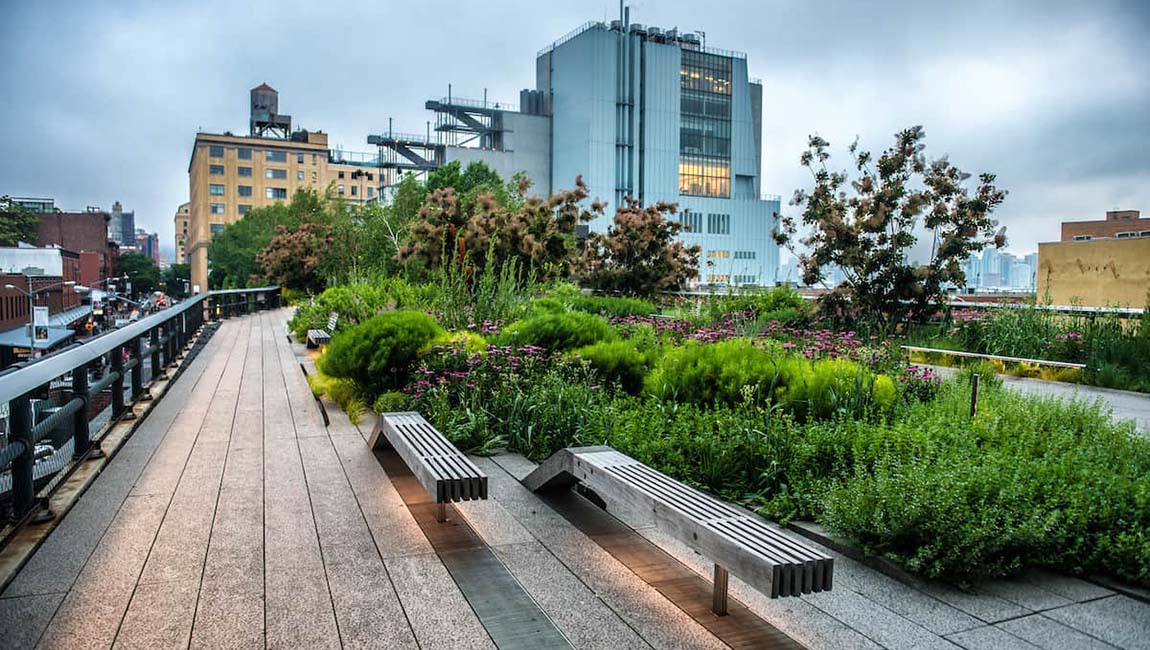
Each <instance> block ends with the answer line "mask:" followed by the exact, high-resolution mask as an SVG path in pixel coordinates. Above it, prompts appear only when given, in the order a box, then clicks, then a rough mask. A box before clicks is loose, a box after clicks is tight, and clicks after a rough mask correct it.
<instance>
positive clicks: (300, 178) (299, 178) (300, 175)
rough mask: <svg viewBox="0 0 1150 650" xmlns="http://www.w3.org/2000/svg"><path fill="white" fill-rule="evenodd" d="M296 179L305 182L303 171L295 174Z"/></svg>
mask: <svg viewBox="0 0 1150 650" xmlns="http://www.w3.org/2000/svg"><path fill="white" fill-rule="evenodd" d="M295 179H296V180H297V181H302V180H303V170H300V171H298V172H296V173H295Z"/></svg>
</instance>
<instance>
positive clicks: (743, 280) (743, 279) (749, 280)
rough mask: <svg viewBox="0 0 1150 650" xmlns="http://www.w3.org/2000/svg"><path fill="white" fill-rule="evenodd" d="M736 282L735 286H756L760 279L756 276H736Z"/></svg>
mask: <svg viewBox="0 0 1150 650" xmlns="http://www.w3.org/2000/svg"><path fill="white" fill-rule="evenodd" d="M734 280H735V284H755V283H756V282H758V281H759V278H758V277H757V276H754V275H736V276H735V278H734Z"/></svg>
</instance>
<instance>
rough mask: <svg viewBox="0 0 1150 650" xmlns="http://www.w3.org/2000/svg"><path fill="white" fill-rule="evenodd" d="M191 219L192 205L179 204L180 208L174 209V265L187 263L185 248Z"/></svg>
mask: <svg viewBox="0 0 1150 650" xmlns="http://www.w3.org/2000/svg"><path fill="white" fill-rule="evenodd" d="M191 219H192V204H191V203H181V204H180V207H178V208H176V216H175V218H174V221H175V226H176V264H187V263H188V252H187V250H185V246H186V245H187V242H188V228H189V226H190V223H191Z"/></svg>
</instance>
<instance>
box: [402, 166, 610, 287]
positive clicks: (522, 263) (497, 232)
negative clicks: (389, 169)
mask: <svg viewBox="0 0 1150 650" xmlns="http://www.w3.org/2000/svg"><path fill="white" fill-rule="evenodd" d="M520 188H522V190H524V191H525V190H526V183H521V185H520ZM517 196H519V200H517V201H514V202H511V207H509V206H507V205H504V204H501V203H500V202H499V201H498V200H497V199H496V196H495V195H494V194H493V193H491V192H485V193H483V194H480V195H479V196H478V198H477V199H476V201H475V204H474V205H472V206H467V205H466V203H465V201H463V200H462V199H461V198H460V196H459V194H458V193H457V192H456V190H455V188H452V187H448V188H446V189H437V190H435V191H433V192H431V194H430V195H429V196H428V197H427V203H425V204H424V206H423V208H422V209H421V210H420V213H419V218H418V219H417V220H416V221H415V223H413V224H412V226H411V234H410V237H409V238H408V241H407V242H406V243H405V244H404V245H403V246H402V247H401V249H400V251H399V259H400V261H404V262H407V261H412V260H418V261H422V262H423V263H425V264H426V265H427V266H428V267H430V268H433V269H437V268H444V267H446V266H449V265H452V264H458V265H459V266H462V267H465V268H480V267H482V266H484V264H485V263H486V262H487V260H488V256H489V255H490V256H491V261H492V262H493V263H494V265H495V268H503V266H504V265H505V264H506V263H507V262H510V261H516V262H518V263H519V268H521V269H532V270H534V271H535V272H536V273H538V274H540V275H541V276H543V277H563V276H564V275H566V274H568V273H569V271H570V269H571V263H572V259H573V255H574V250H575V242H574V233H575V225H576V224H577V223H578V222H579V221H587V220H589V219H591V218H592V217H593V216H594V213H598V212H602V206H601V204H599V203H598V202H596V203H594V204H592V208H591V211H588V210H585V209H583V208H582V207H580V205H579V204H580V203H581V202H582V201H583V200H584V199H586V198H587V196H588V190H587V184H586V183H584V182H583V179H582V177H579V178H577V179H576V180H575V189H573V190H568V191H563V192H558V193H556V194H553V195H552V196H550V197H548V198H547V199H546V200H544V199H541V198H539V197H531V198H529V199H526V200H523V199H522V194H520V193H519V192H518V191H517Z"/></svg>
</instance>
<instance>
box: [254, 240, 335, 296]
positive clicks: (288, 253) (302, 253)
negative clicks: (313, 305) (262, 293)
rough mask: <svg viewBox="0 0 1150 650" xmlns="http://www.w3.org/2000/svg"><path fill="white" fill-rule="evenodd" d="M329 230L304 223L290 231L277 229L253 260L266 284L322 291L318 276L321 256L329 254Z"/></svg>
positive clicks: (321, 279)
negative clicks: (260, 270)
mask: <svg viewBox="0 0 1150 650" xmlns="http://www.w3.org/2000/svg"><path fill="white" fill-rule="evenodd" d="M331 241H332V236H331V227H329V226H325V225H322V224H316V223H305V224H303V225H301V226H300V227H299V228H297V229H296V230H294V231H289V230H288V229H287V228H285V227H284V226H277V228H276V236H275V237H273V238H272V240H271V242H270V243H269V244H268V247H267V248H265V249H264V250H263V251H261V252H260V254H259V255H258V257H257V260H256V261H257V262H258V263H259V265H260V266H261V267H263V270H264V274H265V275H266V277H267V279H268V280H269V281H270V282H273V283H275V284H278V285H279V286H281V287H287V288H289V289H303V290H306V291H309V292H315V291H320V290H321V289H323V285H324V278H323V276H322V275H320V273H319V268H320V265H321V264H322V261H323V259H324V256H325V255H326V254H327V253H328V252H329V251H330V250H331Z"/></svg>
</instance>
